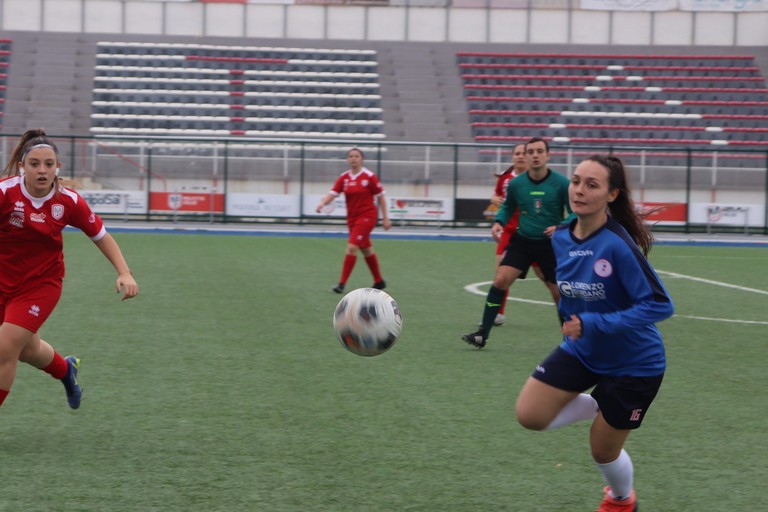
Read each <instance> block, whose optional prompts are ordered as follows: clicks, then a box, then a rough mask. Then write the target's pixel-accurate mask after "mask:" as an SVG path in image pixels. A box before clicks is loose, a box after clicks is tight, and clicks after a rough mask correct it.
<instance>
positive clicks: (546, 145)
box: [525, 137, 549, 153]
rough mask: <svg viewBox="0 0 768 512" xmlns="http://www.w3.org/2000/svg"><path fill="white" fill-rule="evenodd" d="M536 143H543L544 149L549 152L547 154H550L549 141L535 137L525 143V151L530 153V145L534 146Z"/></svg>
mask: <svg viewBox="0 0 768 512" xmlns="http://www.w3.org/2000/svg"><path fill="white" fill-rule="evenodd" d="M534 142H543V143H544V148H545V149H546V150H547V153H549V144H547V141H545V140H544V139H542V138H541V137H533V138H532V139H529V140H528V142H526V143H525V150H526V151H528V144H533V143H534Z"/></svg>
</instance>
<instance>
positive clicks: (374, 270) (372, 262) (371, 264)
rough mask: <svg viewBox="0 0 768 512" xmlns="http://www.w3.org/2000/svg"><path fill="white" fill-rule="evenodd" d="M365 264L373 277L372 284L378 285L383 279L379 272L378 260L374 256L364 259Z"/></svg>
mask: <svg viewBox="0 0 768 512" xmlns="http://www.w3.org/2000/svg"><path fill="white" fill-rule="evenodd" d="M365 262H366V263H367V264H368V268H369V269H371V275H373V282H374V283H379V282H381V281H383V280H384V279H383V278H382V277H381V270H379V259H378V258H377V257H376V255H375V254H371V255H370V256H366V257H365Z"/></svg>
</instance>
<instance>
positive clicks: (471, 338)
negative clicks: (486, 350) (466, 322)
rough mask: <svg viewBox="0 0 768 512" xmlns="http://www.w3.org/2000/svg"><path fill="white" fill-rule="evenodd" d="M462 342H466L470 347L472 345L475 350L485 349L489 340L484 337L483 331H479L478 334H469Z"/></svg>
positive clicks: (463, 337)
mask: <svg viewBox="0 0 768 512" xmlns="http://www.w3.org/2000/svg"><path fill="white" fill-rule="evenodd" d="M461 339H462V340H464V341H466V342H467V343H469V344H470V345H472V346H473V347H475V348H483V347H484V346H485V344H486V342H487V341H488V339H487V338H486V337H485V336H483V331H477V332H471V333H469V334H465V335H464V336H462V337H461Z"/></svg>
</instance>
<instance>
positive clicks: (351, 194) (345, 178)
mask: <svg viewBox="0 0 768 512" xmlns="http://www.w3.org/2000/svg"><path fill="white" fill-rule="evenodd" d="M383 193H384V188H383V187H382V186H381V182H380V181H379V178H378V176H376V175H375V174H374V173H373V172H372V171H370V170H368V169H366V168H365V167H363V168H362V169H360V172H358V173H357V174H352V171H349V170H348V171H345V172H343V173H342V174H341V176H339V177H338V178H337V179H336V182H335V183H334V184H333V187H331V194H333V195H335V196H338V195H341V194H344V199H345V201H346V202H347V221H349V222H352V221H354V220H356V219H359V218H361V217H372V218H374V219H376V218H378V209H377V208H376V198H377V197H378V196H380V195H381V194H383Z"/></svg>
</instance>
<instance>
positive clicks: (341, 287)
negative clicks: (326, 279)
mask: <svg viewBox="0 0 768 512" xmlns="http://www.w3.org/2000/svg"><path fill="white" fill-rule="evenodd" d="M331 290H333V291H334V292H336V293H344V284H343V283H339V284H337V285H336V287H335V288H331Z"/></svg>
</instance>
